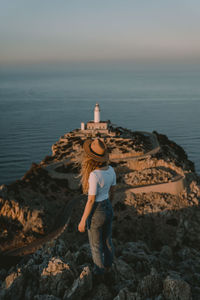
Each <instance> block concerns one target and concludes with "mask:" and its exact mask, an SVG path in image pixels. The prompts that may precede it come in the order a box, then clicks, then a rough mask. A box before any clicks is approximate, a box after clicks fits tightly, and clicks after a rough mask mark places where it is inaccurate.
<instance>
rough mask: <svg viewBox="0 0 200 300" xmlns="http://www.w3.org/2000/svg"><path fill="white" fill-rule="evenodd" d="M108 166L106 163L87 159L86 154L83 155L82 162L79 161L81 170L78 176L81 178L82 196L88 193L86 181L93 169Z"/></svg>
mask: <svg viewBox="0 0 200 300" xmlns="http://www.w3.org/2000/svg"><path fill="white" fill-rule="evenodd" d="M106 165H108V162H107V161H106V162H103V163H102V162H98V161H95V160H94V159H92V158H91V157H89V156H88V155H87V154H85V153H84V154H83V156H82V160H81V169H80V176H81V185H82V190H83V194H87V193H88V188H89V184H88V179H89V176H90V173H91V172H92V171H94V170H95V169H98V168H101V167H104V166H106Z"/></svg>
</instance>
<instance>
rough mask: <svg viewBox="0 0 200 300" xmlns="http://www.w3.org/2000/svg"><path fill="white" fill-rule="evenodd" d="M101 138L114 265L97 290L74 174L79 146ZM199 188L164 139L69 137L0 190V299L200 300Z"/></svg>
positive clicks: (123, 133) (117, 132)
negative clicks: (112, 187) (110, 175)
mask: <svg viewBox="0 0 200 300" xmlns="http://www.w3.org/2000/svg"><path fill="white" fill-rule="evenodd" d="M95 136H101V137H102V138H104V140H105V142H106V143H107V145H108V149H109V153H110V164H111V165H112V166H113V167H114V168H115V171H116V174H117V187H116V192H115V196H114V200H113V208H114V215H115V216H114V221H113V241H114V245H115V262H114V264H113V270H112V274H111V275H110V278H107V279H106V280H104V281H102V282H101V283H97V282H95V281H94V280H93V276H92V272H91V270H92V259H91V255H90V251H89V245H88V240H87V234H86V233H85V234H80V233H79V232H78V231H77V225H78V222H79V220H80V217H81V214H82V212H83V208H84V205H85V201H86V199H85V197H83V196H82V195H81V188H80V184H79V177H78V171H79V166H78V164H77V161H78V158H80V157H81V154H82V144H83V142H84V140H85V139H86V138H87V137H95ZM199 185H200V178H199V177H198V175H197V174H196V173H195V167H194V164H193V163H192V162H191V161H189V160H188V158H187V154H186V153H185V151H184V150H183V149H182V148H181V147H180V146H178V145H177V144H175V143H174V142H172V141H170V140H169V139H168V138H167V137H166V136H164V135H162V134H159V133H157V132H154V133H153V134H150V133H144V132H132V131H130V130H128V129H124V128H121V127H118V128H112V134H109V133H106V134H103V133H102V134H100V133H92V132H91V133H90V134H89V133H87V135H86V134H84V132H82V131H80V130H74V131H72V132H70V133H67V134H65V135H64V136H62V137H61V138H60V139H59V141H58V142H57V143H56V144H55V145H53V146H52V156H47V157H45V158H44V160H43V161H41V163H40V164H33V165H32V167H31V169H30V170H29V171H28V172H27V173H26V174H25V175H24V176H23V178H22V179H20V180H17V181H16V182H14V183H12V184H10V185H3V186H1V190H0V222H1V228H0V251H1V264H2V267H1V270H0V280H1V291H0V299H115V300H116V299H138V300H139V299H157V300H158V299H160V300H161V299H169V300H170V299H200V288H199V284H200V252H199V250H200V234H199V231H200V229H199V228H200V226H199V225H200V218H199V216H200V209H199V200H200V187H199Z"/></svg>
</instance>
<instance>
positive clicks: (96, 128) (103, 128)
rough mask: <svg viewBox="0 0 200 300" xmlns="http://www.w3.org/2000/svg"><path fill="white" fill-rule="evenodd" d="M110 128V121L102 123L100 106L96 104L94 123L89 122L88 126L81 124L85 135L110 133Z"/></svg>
mask: <svg viewBox="0 0 200 300" xmlns="http://www.w3.org/2000/svg"><path fill="white" fill-rule="evenodd" d="M109 128H110V121H101V119H100V107H99V104H98V103H96V105H95V108H94V121H89V122H87V124H84V123H83V122H82V123H81V130H82V131H84V132H85V133H87V132H88V133H89V132H94V133H95V132H100V133H108V130H109Z"/></svg>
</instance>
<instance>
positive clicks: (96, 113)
mask: <svg viewBox="0 0 200 300" xmlns="http://www.w3.org/2000/svg"><path fill="white" fill-rule="evenodd" d="M99 122H100V108H99V104H98V103H96V105H95V108H94V123H99Z"/></svg>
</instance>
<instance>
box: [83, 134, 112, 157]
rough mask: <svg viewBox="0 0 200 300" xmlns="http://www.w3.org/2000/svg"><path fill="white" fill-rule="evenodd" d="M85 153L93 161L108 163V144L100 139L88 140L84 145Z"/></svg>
mask: <svg viewBox="0 0 200 300" xmlns="http://www.w3.org/2000/svg"><path fill="white" fill-rule="evenodd" d="M83 149H84V150H85V153H86V154H87V155H88V156H89V157H91V158H92V159H94V160H96V161H99V162H105V161H108V151H107V147H106V144H105V143H104V142H103V141H102V140H100V139H95V140H92V139H88V140H86V141H85V142H84V144H83Z"/></svg>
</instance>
